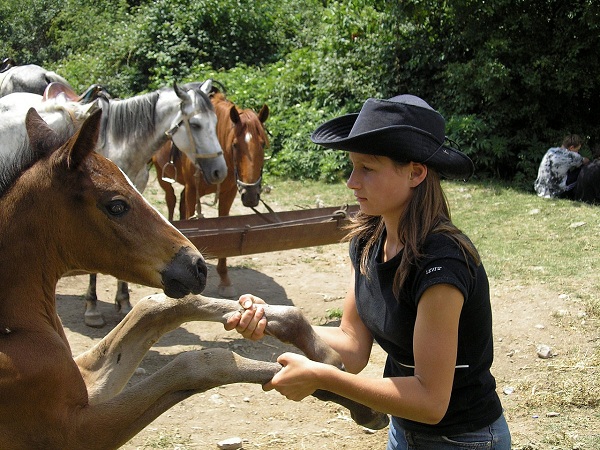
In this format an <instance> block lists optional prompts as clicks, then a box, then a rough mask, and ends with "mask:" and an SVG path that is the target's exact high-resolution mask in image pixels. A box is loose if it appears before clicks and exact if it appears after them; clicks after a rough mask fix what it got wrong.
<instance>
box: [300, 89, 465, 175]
mask: <svg viewBox="0 0 600 450" xmlns="http://www.w3.org/2000/svg"><path fill="white" fill-rule="evenodd" d="M445 127H446V121H445V120H444V118H443V117H442V115H441V114H440V113H438V112H437V111H436V110H434V109H433V108H432V107H431V106H429V105H428V104H427V103H426V102H425V101H424V100H422V99H420V98H419V97H415V96H414V95H398V96H396V97H392V98H390V99H388V100H378V99H374V98H370V99H368V100H367V101H366V102H365V104H364V105H363V107H362V109H361V110H360V113H358V114H346V115H344V116H341V117H337V118H335V119H332V120H329V121H327V122H325V123H324V124H322V125H321V126H319V127H318V128H317V129H316V130H315V131H314V133H313V134H312V135H311V137H310V138H311V140H312V141H313V142H314V143H315V144H318V145H322V146H324V147H327V148H331V149H336V150H346V151H348V152H356V153H365V154H369V155H380V156H387V157H389V158H391V159H393V160H396V161H399V162H411V161H412V162H418V163H423V164H425V165H427V166H430V167H432V168H434V169H436V170H437V171H438V172H439V173H440V174H441V175H442V176H444V177H446V178H455V179H468V178H469V177H470V176H471V175H473V171H474V167H473V161H471V159H470V158H469V157H468V156H467V155H465V154H464V153H462V152H461V151H460V150H457V149H455V148H452V147H448V146H446V145H444V144H445V142H446V140H447V138H446V134H445Z"/></svg>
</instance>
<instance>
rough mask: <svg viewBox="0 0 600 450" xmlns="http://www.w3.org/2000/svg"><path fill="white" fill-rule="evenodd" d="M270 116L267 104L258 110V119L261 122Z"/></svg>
mask: <svg viewBox="0 0 600 450" xmlns="http://www.w3.org/2000/svg"><path fill="white" fill-rule="evenodd" d="M268 118H269V107H268V106H267V105H266V104H264V105H263V106H262V108H261V109H260V111H259V112H258V120H260V123H265V122H266V121H267V119H268Z"/></svg>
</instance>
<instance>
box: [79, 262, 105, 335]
mask: <svg viewBox="0 0 600 450" xmlns="http://www.w3.org/2000/svg"><path fill="white" fill-rule="evenodd" d="M96 281H97V275H96V274H95V273H92V274H90V282H89V285H88V288H87V291H86V293H85V297H84V299H85V312H84V313H83V322H84V323H85V324H86V325H87V326H88V327H93V328H102V327H103V326H104V325H106V322H105V321H104V317H102V314H101V313H100V312H98V296H97V295H96Z"/></svg>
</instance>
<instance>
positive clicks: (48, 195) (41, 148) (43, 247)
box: [11, 109, 207, 297]
mask: <svg viewBox="0 0 600 450" xmlns="http://www.w3.org/2000/svg"><path fill="white" fill-rule="evenodd" d="M100 118H101V111H96V112H94V113H92V114H91V115H90V116H89V117H88V118H87V119H86V120H85V121H84V122H83V124H82V126H81V128H80V129H79V130H78V131H77V132H76V133H75V135H74V136H73V137H71V138H70V139H69V140H67V142H66V143H64V144H63V145H60V144H61V141H60V140H59V139H58V135H57V134H56V133H54V132H53V131H52V129H51V128H50V127H48V126H47V125H46V123H45V122H44V121H43V120H42V118H41V117H40V116H39V115H38V113H37V112H36V111H35V110H34V109H31V110H29V112H28V113H27V117H26V127H27V133H28V136H29V143H30V148H31V150H32V151H33V152H34V153H36V154H39V155H46V156H45V157H42V158H41V159H40V160H39V161H38V162H37V163H36V164H34V165H33V166H32V167H31V169H29V170H26V171H25V172H24V173H23V175H22V176H21V179H23V180H21V179H20V180H19V182H20V183H19V189H20V191H21V192H22V197H24V198H26V199H27V200H26V201H24V200H21V202H22V203H21V205H20V207H19V208H21V209H22V210H23V211H22V213H21V216H22V217H26V218H27V219H23V220H27V221H28V223H27V224H25V225H22V226H21V228H23V229H25V228H26V227H27V228H28V233H32V235H35V236H38V235H39V237H40V239H41V240H42V242H41V243H40V251H42V252H44V251H45V252H48V253H50V254H44V255H42V254H40V255H38V256H39V258H38V259H40V260H41V261H42V262H43V264H47V265H52V264H54V265H55V267H52V268H51V270H54V271H56V274H57V275H58V276H61V275H63V274H64V273H66V272H69V271H76V270H84V271H88V272H100V273H107V274H111V275H113V276H115V277H118V278H119V279H123V280H127V281H131V282H135V283H140V284H144V285H148V286H155V287H162V288H163V289H164V291H165V293H166V294H167V295H168V296H171V297H182V296H184V295H186V294H188V293H190V292H193V293H200V292H201V291H202V290H203V289H204V287H205V285H206V274H207V269H206V264H205V262H204V259H203V258H202V255H201V254H200V253H199V252H198V250H197V249H196V248H195V247H194V246H193V245H192V244H191V243H190V242H189V240H188V239H187V238H185V237H184V236H183V235H182V234H181V233H180V232H179V231H178V230H177V229H176V228H174V227H173V226H172V225H171V224H169V223H168V222H167V221H166V220H165V219H164V218H163V217H162V216H161V215H160V214H159V213H158V212H157V211H156V210H155V209H154V208H153V207H152V206H151V205H150V204H149V203H148V202H147V201H146V200H145V199H144V198H143V197H142V196H141V195H140V194H139V192H138V191H137V190H136V189H135V188H134V187H133V185H132V184H131V182H130V181H129V180H128V179H127V177H126V176H125V175H124V174H123V172H122V171H121V170H120V169H119V168H118V167H117V166H116V165H115V164H114V163H112V162H111V161H109V160H108V159H106V158H105V157H103V156H101V155H100V154H98V153H97V152H95V151H94V149H95V147H96V143H97V139H98V133H99V128H100ZM63 142H64V141H63ZM27 180H29V182H28V181H27ZM14 191H15V190H14V189H13V190H12V191H11V192H14ZM25 209H26V210H27V211H25ZM25 213H26V214H25ZM19 218H20V217H17V219H19ZM36 218H37V222H36ZM32 245H33V244H32ZM51 263H52V264H51ZM50 273H52V272H50Z"/></svg>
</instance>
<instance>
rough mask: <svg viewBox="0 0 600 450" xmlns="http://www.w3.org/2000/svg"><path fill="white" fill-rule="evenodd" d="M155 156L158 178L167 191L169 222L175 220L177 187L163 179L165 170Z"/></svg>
mask: <svg viewBox="0 0 600 450" xmlns="http://www.w3.org/2000/svg"><path fill="white" fill-rule="evenodd" d="M155 158H156V156H155V157H154V158H153V161H154V168H155V169H156V179H157V181H158V184H159V185H160V187H161V188H162V189H163V191H165V201H166V203H167V211H168V216H169V222H173V214H174V212H175V204H176V203H177V197H176V196H175V189H173V185H172V184H171V183H169V182H168V181H164V180H163V179H162V176H163V172H162V167H161V166H160V163H159V162H158V161H157V160H156V159H155Z"/></svg>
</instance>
